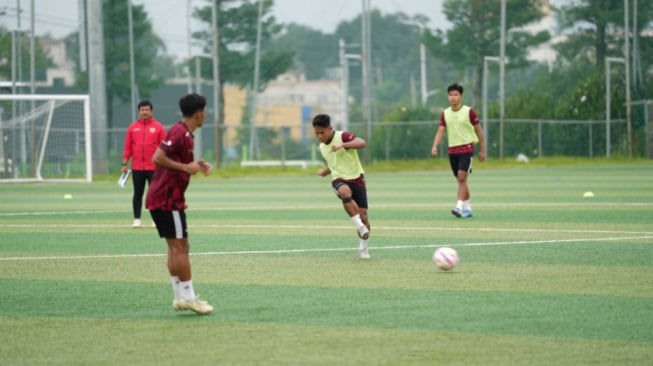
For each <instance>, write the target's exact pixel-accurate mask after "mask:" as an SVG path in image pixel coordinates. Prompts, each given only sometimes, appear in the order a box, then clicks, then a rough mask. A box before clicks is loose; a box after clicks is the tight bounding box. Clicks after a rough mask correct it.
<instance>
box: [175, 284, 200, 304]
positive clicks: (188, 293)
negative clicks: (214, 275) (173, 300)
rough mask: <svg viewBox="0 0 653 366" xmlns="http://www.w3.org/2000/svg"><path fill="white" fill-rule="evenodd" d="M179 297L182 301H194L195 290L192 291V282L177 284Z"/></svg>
mask: <svg viewBox="0 0 653 366" xmlns="http://www.w3.org/2000/svg"><path fill="white" fill-rule="evenodd" d="M179 291H180V295H181V297H182V298H183V299H184V300H188V301H193V300H195V297H196V296H195V290H193V280H188V281H181V282H179Z"/></svg>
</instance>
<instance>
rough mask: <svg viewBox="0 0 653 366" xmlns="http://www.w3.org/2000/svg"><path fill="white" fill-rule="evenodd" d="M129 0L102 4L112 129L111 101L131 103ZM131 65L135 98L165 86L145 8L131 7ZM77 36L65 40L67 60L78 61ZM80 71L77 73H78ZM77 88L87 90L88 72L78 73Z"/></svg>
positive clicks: (157, 42) (156, 41) (161, 49)
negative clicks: (134, 81)
mask: <svg viewBox="0 0 653 366" xmlns="http://www.w3.org/2000/svg"><path fill="white" fill-rule="evenodd" d="M127 1H128V0H103V1H102V11H103V19H104V23H103V26H104V28H103V29H104V59H105V72H106V82H107V117H108V118H107V120H108V126H109V128H111V127H112V119H113V118H112V116H113V113H112V109H113V108H112V106H113V103H114V101H117V100H120V101H122V102H127V101H130V100H131V73H130V71H129V28H128V26H129V24H128V22H127V21H126V19H127V14H128V9H127V4H128V3H127ZM132 20H133V35H134V64H135V77H136V85H137V87H138V94H139V95H140V96H141V97H142V98H147V97H149V96H150V95H151V94H152V91H154V90H156V89H157V88H159V87H161V86H162V85H163V84H164V79H163V77H162V76H161V75H159V74H158V73H157V70H156V67H157V65H158V63H157V62H158V61H157V58H159V57H162V54H163V53H164V52H165V45H164V43H163V41H162V40H161V39H160V38H159V37H158V36H157V35H156V34H155V33H154V31H153V30H152V24H151V22H150V20H149V19H148V16H147V12H146V11H145V8H144V5H132ZM78 37H79V34H78V33H77V32H75V33H72V34H70V35H69V36H68V37H66V42H67V44H69V45H71V46H72V47H69V49H70V50H71V54H70V57H71V58H72V59H74V60H78V59H79V57H78V55H79V50H78V48H77V47H76V46H74V45H77V44H78ZM78 70H79V69H78ZM76 83H77V86H78V87H80V88H83V89H88V72H81V71H78V73H77V77H76Z"/></svg>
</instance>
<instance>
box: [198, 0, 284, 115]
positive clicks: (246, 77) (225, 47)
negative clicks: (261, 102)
mask: <svg viewBox="0 0 653 366" xmlns="http://www.w3.org/2000/svg"><path fill="white" fill-rule="evenodd" d="M214 1H215V2H216V3H217V6H218V27H219V32H218V35H219V39H218V44H219V59H220V64H219V75H220V86H221V90H220V98H221V100H220V110H219V111H218V121H223V120H224V107H223V106H224V93H223V90H222V89H223V85H224V83H225V82H231V83H235V84H238V85H241V86H248V85H249V86H251V85H253V81H254V66H255V53H256V37H257V25H258V8H259V4H258V1H256V0H206V1H205V2H206V3H208V5H206V6H203V7H199V8H195V9H194V12H193V16H194V17H195V18H197V19H199V20H200V21H202V23H204V24H205V29H204V30H202V31H199V32H195V33H194V34H193V38H195V39H197V40H199V41H200V42H201V43H202V44H203V45H204V52H205V53H207V54H211V53H212V50H213V46H212V43H213V34H212V32H211V24H212V22H211V10H212V6H213V2H214ZM272 6H273V0H264V1H263V11H262V19H261V40H260V41H261V46H262V50H261V58H260V64H259V70H260V74H259V88H262V87H263V86H264V85H265V84H266V82H268V81H270V80H272V79H274V78H275V77H276V76H277V75H279V74H281V73H283V72H285V71H286V70H288V69H289V68H290V66H291V65H292V62H293V57H294V52H292V51H288V50H276V51H272V50H268V48H267V43H268V41H269V40H270V39H272V38H273V37H274V36H275V35H277V34H279V32H280V31H281V29H282V26H281V25H279V24H277V21H276V19H275V18H274V16H272V15H271V13H272ZM201 65H202V66H201V67H202V74H203V75H208V76H207V77H212V76H213V69H212V65H211V61H210V60H202V63H201Z"/></svg>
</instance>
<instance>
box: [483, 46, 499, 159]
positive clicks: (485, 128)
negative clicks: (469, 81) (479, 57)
mask: <svg viewBox="0 0 653 366" xmlns="http://www.w3.org/2000/svg"><path fill="white" fill-rule="evenodd" d="M490 61H493V62H501V58H499V57H496V56H485V57H483V134H484V135H485V141H486V143H485V144H484V145H483V153H484V154H485V156H488V155H487V145H488V143H487V141H489V140H488V136H489V130H490V127H489V126H488V118H487V87H488V85H487V84H488V77H489V74H490V68H489V67H488V62H490Z"/></svg>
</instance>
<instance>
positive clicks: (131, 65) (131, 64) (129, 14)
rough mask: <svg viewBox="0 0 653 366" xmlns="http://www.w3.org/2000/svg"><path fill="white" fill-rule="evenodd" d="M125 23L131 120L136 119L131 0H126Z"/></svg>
mask: <svg viewBox="0 0 653 366" xmlns="http://www.w3.org/2000/svg"><path fill="white" fill-rule="evenodd" d="M127 23H128V28H129V80H130V82H131V88H130V89H131V106H132V117H133V118H132V120H136V118H137V116H138V113H137V111H136V63H135V62H134V17H133V12H132V0H127Z"/></svg>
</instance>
